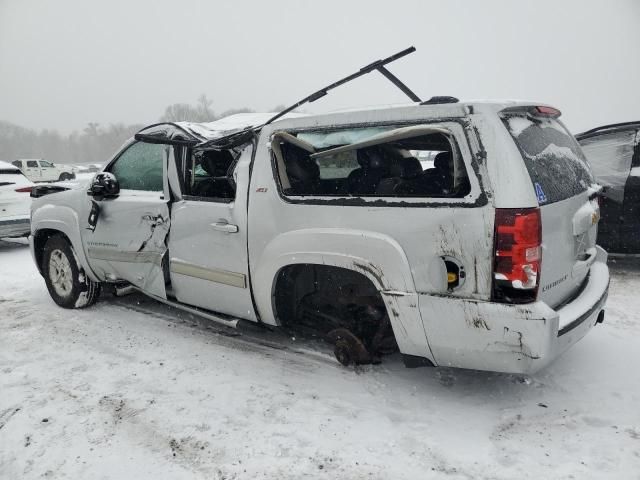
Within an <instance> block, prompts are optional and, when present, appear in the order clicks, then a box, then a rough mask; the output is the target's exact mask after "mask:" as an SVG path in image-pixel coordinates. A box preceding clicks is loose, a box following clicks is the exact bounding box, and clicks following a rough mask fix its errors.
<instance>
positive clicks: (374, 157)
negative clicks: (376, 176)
mask: <svg viewBox="0 0 640 480" xmlns="http://www.w3.org/2000/svg"><path fill="white" fill-rule="evenodd" d="M357 155H358V163H359V164H360V166H361V167H362V168H370V169H384V168H387V166H388V161H387V159H386V158H385V157H384V154H383V153H382V152H381V151H380V149H378V148H375V147H374V148H363V149H361V150H358V154H357Z"/></svg>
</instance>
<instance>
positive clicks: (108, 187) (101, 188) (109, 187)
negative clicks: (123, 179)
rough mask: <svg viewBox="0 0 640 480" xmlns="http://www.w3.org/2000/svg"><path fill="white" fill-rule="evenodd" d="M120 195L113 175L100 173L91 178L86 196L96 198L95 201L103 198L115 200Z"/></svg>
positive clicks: (116, 180) (118, 186)
mask: <svg viewBox="0 0 640 480" xmlns="http://www.w3.org/2000/svg"><path fill="white" fill-rule="evenodd" d="M119 194H120V184H119V183H118V179H117V178H116V177H115V175H114V174H113V173H109V172H100V173H98V174H96V176H95V177H93V180H91V184H90V185H89V190H87V195H90V196H92V197H96V199H97V200H100V199H103V198H115V197H117V196H118V195H119Z"/></svg>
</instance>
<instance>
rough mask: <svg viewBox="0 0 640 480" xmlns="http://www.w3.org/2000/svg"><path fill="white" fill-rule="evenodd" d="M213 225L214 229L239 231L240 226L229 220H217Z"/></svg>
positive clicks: (228, 231)
mask: <svg viewBox="0 0 640 480" xmlns="http://www.w3.org/2000/svg"><path fill="white" fill-rule="evenodd" d="M211 226H212V227H213V229H214V230H218V231H219V232H226V233H238V226H237V225H232V224H230V223H227V222H216V223H212V224H211Z"/></svg>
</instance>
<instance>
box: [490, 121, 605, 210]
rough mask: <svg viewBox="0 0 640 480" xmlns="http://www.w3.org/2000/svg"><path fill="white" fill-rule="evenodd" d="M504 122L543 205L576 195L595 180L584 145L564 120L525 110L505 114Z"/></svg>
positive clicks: (539, 201)
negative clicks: (565, 124)
mask: <svg viewBox="0 0 640 480" xmlns="http://www.w3.org/2000/svg"><path fill="white" fill-rule="evenodd" d="M502 121H503V123H504V125H505V127H506V128H507V130H508V131H509V133H510V134H511V137H512V138H513V140H514V142H515V143H516V145H517V147H518V149H519V150H520V153H521V154H522V158H523V160H524V163H525V165H526V167H527V170H528V172H529V176H530V177H531V183H532V184H533V187H534V189H535V192H536V196H537V198H538V203H539V204H540V205H546V204H549V203H554V202H559V201H561V200H565V199H567V198H570V197H573V196H575V195H578V194H579V193H582V192H584V191H585V190H587V189H588V188H589V187H590V186H591V185H592V184H594V183H595V180H594V178H593V175H592V174H591V170H590V168H589V165H588V164H587V161H586V159H585V157H584V154H583V153H582V150H581V148H580V145H579V144H578V142H577V141H576V140H575V138H574V137H573V136H572V135H571V134H570V133H569V132H568V131H567V130H566V129H565V127H564V126H563V125H562V124H561V123H560V122H558V121H557V120H555V119H553V118H538V117H531V116H527V115H526V114H521V113H517V114H508V115H504V116H503V117H502Z"/></svg>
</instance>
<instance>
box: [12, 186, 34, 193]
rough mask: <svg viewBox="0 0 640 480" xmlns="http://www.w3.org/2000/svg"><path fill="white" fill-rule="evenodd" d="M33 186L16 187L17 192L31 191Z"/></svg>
mask: <svg viewBox="0 0 640 480" xmlns="http://www.w3.org/2000/svg"><path fill="white" fill-rule="evenodd" d="M32 188H33V187H22V188H16V192H20V193H31V189H32Z"/></svg>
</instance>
